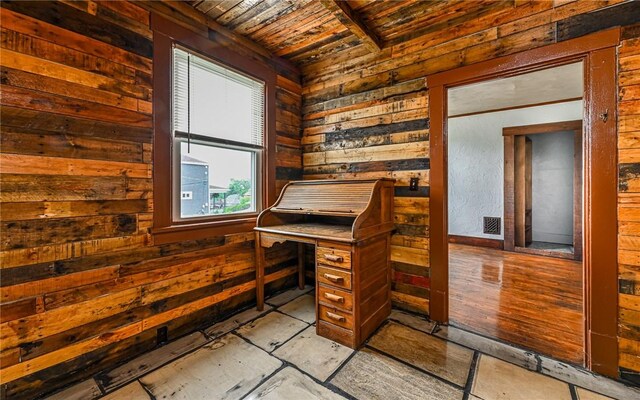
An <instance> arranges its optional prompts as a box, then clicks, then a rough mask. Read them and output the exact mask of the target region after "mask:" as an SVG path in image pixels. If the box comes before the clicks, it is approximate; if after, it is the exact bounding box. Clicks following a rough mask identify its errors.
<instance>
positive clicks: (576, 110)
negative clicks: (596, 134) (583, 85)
mask: <svg viewBox="0 0 640 400" xmlns="http://www.w3.org/2000/svg"><path fill="white" fill-rule="evenodd" d="M479 101H481V100H479ZM582 107H583V105H582V101H580V100H578V101H573V102H567V103H560V104H551V105H546V106H538V107H530V108H520V109H517V110H508V111H500V112H493V113H487V114H478V115H471V116H468V117H458V118H449V120H448V151H449V161H448V167H449V174H448V180H449V197H448V198H449V204H448V208H449V234H451V235H462V236H472V237H485V238H491V239H503V238H504V236H503V233H504V221H503V226H502V229H501V234H500V235H485V234H483V233H482V217H484V216H487V217H500V218H502V219H504V206H503V201H504V195H503V189H504V145H503V137H502V128H504V127H507V126H519V125H532V124H542V123H547V122H560V121H571V120H577V119H582Z"/></svg>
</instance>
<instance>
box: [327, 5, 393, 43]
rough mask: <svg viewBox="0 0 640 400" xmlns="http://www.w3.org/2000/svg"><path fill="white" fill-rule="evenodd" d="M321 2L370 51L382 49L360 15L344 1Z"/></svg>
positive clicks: (377, 38)
mask: <svg viewBox="0 0 640 400" xmlns="http://www.w3.org/2000/svg"><path fill="white" fill-rule="evenodd" d="M321 2H322V4H323V5H324V6H325V7H326V8H327V9H328V10H329V11H330V12H331V13H332V14H333V15H334V16H335V17H336V18H338V20H339V21H340V22H341V23H342V25H344V26H345V27H346V28H347V29H348V30H349V31H351V33H353V34H354V35H356V36H357V37H358V38H359V39H360V40H362V41H363V42H364V44H365V45H366V46H367V47H369V48H370V49H371V50H372V51H375V52H377V51H380V49H382V41H381V40H380V38H379V37H378V36H377V35H376V34H375V33H374V32H373V31H372V30H371V29H370V28H369V27H368V26H367V25H365V23H364V22H363V21H362V19H361V18H360V16H359V15H358V14H357V13H356V12H355V11H353V10H352V9H351V7H349V4H348V3H347V2H346V1H341V0H321Z"/></svg>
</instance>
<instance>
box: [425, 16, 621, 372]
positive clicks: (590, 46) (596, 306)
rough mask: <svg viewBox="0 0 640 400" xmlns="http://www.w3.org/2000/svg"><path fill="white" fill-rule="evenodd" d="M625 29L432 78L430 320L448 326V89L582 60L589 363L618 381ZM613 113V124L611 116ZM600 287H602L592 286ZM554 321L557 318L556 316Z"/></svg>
mask: <svg viewBox="0 0 640 400" xmlns="http://www.w3.org/2000/svg"><path fill="white" fill-rule="evenodd" d="M619 43H620V28H614V29H609V30H606V31H601V32H598V33H594V34H590V35H586V36H583V37H580V38H577V39H571V40H567V41H564V42H560V43H556V44H551V45H548V46H544V47H540V48H537V49H533V50H528V51H524V52H521V53H517V54H513V55H509V56H504V57H500V58H495V59H492V60H488V61H484V62H480V63H477V64H473V65H468V66H464V67H460V68H456V69H453V70H449V71H445V72H441V73H438V74H434V75H430V76H428V77H427V87H428V90H429V104H430V109H429V114H430V115H429V116H430V161H431V169H430V180H431V183H430V200H429V209H430V215H429V218H430V221H431V224H430V250H431V251H430V265H431V285H432V287H431V298H430V310H429V311H430V316H431V318H432V319H433V320H435V321H438V322H441V323H447V322H448V320H449V304H448V303H449V293H448V292H449V289H448V287H449V262H448V239H447V238H448V235H447V232H448V229H447V134H446V132H447V114H448V113H447V98H446V95H447V89H448V88H451V87H455V86H461V85H464V84H468V83H474V82H480V81H485V80H489V79H495V78H501V77H508V76H513V75H520V74H523V73H526V72H531V71H535V70H540V69H545V68H549V67H554V66H559V65H565V64H569V63H574V62H579V61H582V62H583V63H584V64H583V65H584V69H585V94H584V104H585V109H584V138H583V139H584V149H585V151H584V172H585V176H584V188H583V210H584V218H583V238H584V239H583V259H584V261H583V265H584V272H585V273H584V316H585V347H584V349H585V360H586V366H587V367H588V368H589V369H591V370H592V371H595V372H598V373H600V374H603V375H607V376H611V377H616V378H617V377H618V346H617V317H618V291H617V180H618V176H617V148H616V141H617V126H616V124H617V118H616V114H617V85H616V79H617V76H616V73H617V65H616V46H618V44H619ZM605 114H606V117H605ZM592 282H597V284H592ZM549 318H554V316H549Z"/></svg>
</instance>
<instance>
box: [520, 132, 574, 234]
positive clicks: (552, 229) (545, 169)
mask: <svg viewBox="0 0 640 400" xmlns="http://www.w3.org/2000/svg"><path fill="white" fill-rule="evenodd" d="M529 138H530V139H531V141H532V149H533V161H532V175H533V176H532V178H533V207H532V218H533V221H532V225H533V240H534V241H536V242H550V243H564V244H572V243H573V153H574V137H573V132H557V133H549V134H543V135H530V136H529Z"/></svg>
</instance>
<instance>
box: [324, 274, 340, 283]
mask: <svg viewBox="0 0 640 400" xmlns="http://www.w3.org/2000/svg"><path fill="white" fill-rule="evenodd" d="M323 276H324V277H325V279H328V280H330V281H331V282H335V283H339V282H342V281H344V278H343V277H341V276H338V275H332V274H324V275H323Z"/></svg>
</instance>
